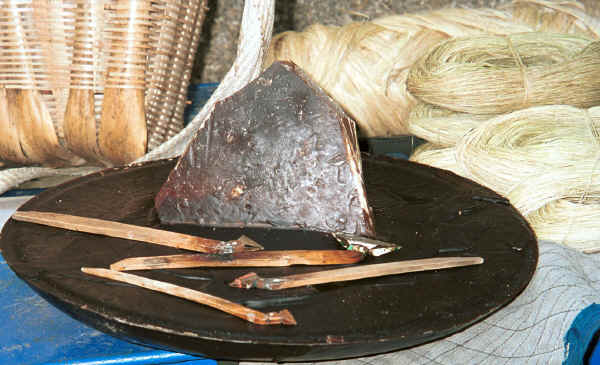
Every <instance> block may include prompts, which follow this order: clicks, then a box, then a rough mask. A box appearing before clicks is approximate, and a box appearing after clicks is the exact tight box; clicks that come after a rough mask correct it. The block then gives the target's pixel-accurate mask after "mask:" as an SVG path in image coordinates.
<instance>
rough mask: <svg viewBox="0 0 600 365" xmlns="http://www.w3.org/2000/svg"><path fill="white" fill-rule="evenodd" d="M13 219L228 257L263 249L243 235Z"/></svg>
mask: <svg viewBox="0 0 600 365" xmlns="http://www.w3.org/2000/svg"><path fill="white" fill-rule="evenodd" d="M12 218H13V219H14V220H17V221H22V222H29V223H37V224H43V225H46V226H51V227H58V228H64V229H69V230H72V231H78V232H86V233H94V234H100V235H104V236H109V237H118V238H124V239H128V240H135V241H141V242H148V243H154V244H157V245H163V246H169V247H175V248H182V249H186V250H191V251H198V252H205V253H214V254H229V253H234V252H240V251H255V250H262V249H263V247H262V246H261V245H259V244H258V243H256V242H254V241H253V240H252V239H250V238H248V237H246V236H241V237H240V238H238V239H236V240H232V241H219V240H213V239H210V238H203V237H198V236H191V235H187V234H183V233H177V232H171V231H165V230H161V229H155V228H150V227H142V226H136V225H132V224H126V223H119V222H114V221H107V220H104V219H96V218H87V217H80V216H75V215H69V214H60V213H50V212H38V211H17V212H15V213H14V214H13V215H12Z"/></svg>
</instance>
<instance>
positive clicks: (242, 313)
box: [81, 267, 296, 325]
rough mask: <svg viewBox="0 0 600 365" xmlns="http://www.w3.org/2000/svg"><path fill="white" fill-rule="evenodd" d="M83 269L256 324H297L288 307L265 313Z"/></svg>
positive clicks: (170, 286) (199, 294) (113, 273)
mask: <svg viewBox="0 0 600 365" xmlns="http://www.w3.org/2000/svg"><path fill="white" fill-rule="evenodd" d="M81 271H83V272H84V273H86V274H90V275H94V276H99V277H103V278H107V279H112V280H117V281H121V282H124V283H128V284H132V285H136V286H140V287H143V288H146V289H149V290H154V291H158V292H161V293H165V294H169V295H173V296H176V297H178V298H184V299H187V300H190V301H192V302H196V303H200V304H204V305H208V306H210V307H212V308H215V309H218V310H220V311H223V312H225V313H229V314H231V315H234V316H236V317H239V318H242V319H245V320H246V321H249V322H252V323H256V324H263V325H268V324H286V325H295V324H296V320H295V319H294V317H293V316H292V314H291V313H290V311H288V310H287V309H284V310H282V311H279V312H269V313H264V312H259V311H257V310H254V309H250V308H247V307H244V306H243V305H240V304H237V303H234V302H231V301H229V300H227V299H224V298H220V297H216V296H214V295H210V294H207V293H203V292H200V291H197V290H193V289H189V288H185V287H182V286H178V285H174V284H171V283H167V282H164V281H158V280H153V279H148V278H145V277H143V276H137V275H132V274H127V273H123V272H120V271H113V270H108V269H100V268H89V267H82V268H81Z"/></svg>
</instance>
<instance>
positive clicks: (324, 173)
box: [155, 62, 375, 236]
mask: <svg viewBox="0 0 600 365" xmlns="http://www.w3.org/2000/svg"><path fill="white" fill-rule="evenodd" d="M155 204H156V208H157V211H158V214H159V217H160V220H161V222H163V223H166V224H177V223H190V224H199V225H207V226H216V227H229V226H240V227H244V226H266V227H269V226H272V227H276V228H287V229H290V228H291V229H295V228H298V229H308V230H317V231H325V232H347V233H352V234H359V235H364V236H374V234H375V232H374V228H373V221H372V217H371V212H370V208H369V206H368V204H367V198H366V193H365V188H364V184H363V179H362V167H361V160H360V151H359V148H358V143H357V137H356V127H355V123H354V121H353V120H352V119H351V118H350V117H349V116H348V115H347V114H346V113H345V112H344V111H343V110H342V109H341V108H340V107H339V106H338V105H337V104H336V103H335V101H333V99H331V98H330V97H329V96H328V95H327V94H326V93H325V92H324V91H323V90H322V89H321V88H319V86H317V85H316V83H314V82H313V81H311V80H310V78H309V76H308V75H307V74H306V73H304V72H303V71H302V70H301V69H300V68H299V67H297V66H296V65H294V64H292V63H288V62H278V63H274V64H273V65H272V66H271V67H269V68H268V69H267V70H265V71H264V72H263V74H261V75H260V76H259V77H258V78H257V79H256V80H254V81H252V82H251V83H249V84H248V85H247V86H246V87H244V88H243V89H241V90H240V91H239V92H237V93H236V94H234V95H232V96H231V97H229V98H227V99H224V100H223V101H221V102H219V103H218V104H217V105H216V106H215V109H214V112H213V113H212V115H211V116H210V117H209V118H208V120H207V121H206V123H205V124H204V126H203V127H202V128H201V129H200V130H199V131H198V133H197V135H196V136H195V138H194V140H193V141H192V142H191V143H190V145H189V146H188V147H187V150H186V151H185V152H184V154H183V155H182V156H181V158H180V160H179V161H178V163H177V165H176V166H175V168H174V169H173V171H172V172H171V174H170V175H169V177H168V179H167V181H166V183H165V184H164V185H163V186H162V188H161V190H160V192H159V193H158V195H157V196H156V199H155Z"/></svg>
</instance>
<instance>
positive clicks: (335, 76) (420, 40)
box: [265, 0, 596, 136]
mask: <svg viewBox="0 0 600 365" xmlns="http://www.w3.org/2000/svg"><path fill="white" fill-rule="evenodd" d="M535 9H537V10H535ZM582 14H583V15H585V13H584V12H582V9H580V7H579V6H577V3H576V2H560V3H556V2H552V1H541V0H522V1H515V2H514V4H512V6H511V7H510V8H507V9H504V10H494V9H456V8H446V9H441V10H437V11H429V12H423V13H418V14H403V15H396V16H389V17H383V18H379V19H375V20H373V21H370V22H361V23H350V24H347V25H345V26H343V27H334V26H323V25H318V24H315V25H312V26H310V27H308V28H307V29H306V30H305V31H303V32H284V33H281V34H279V35H277V36H275V37H274V38H273V41H272V43H271V47H270V49H269V52H268V54H267V60H266V62H265V67H267V66H268V65H269V64H271V63H272V62H273V60H276V59H277V60H281V59H286V60H291V61H293V62H295V63H296V64H298V65H299V66H300V67H302V68H303V69H305V70H306V71H307V72H308V73H309V74H310V75H311V76H312V77H313V78H314V79H315V80H317V81H318V82H319V84H320V85H321V86H322V87H323V88H324V89H325V90H326V91H327V92H328V93H329V94H330V95H332V97H333V98H334V99H336V100H337V101H338V102H339V103H340V104H342V105H343V106H344V108H345V109H346V110H347V111H348V112H349V113H350V114H351V115H352V116H353V117H354V118H355V120H356V121H357V122H358V124H359V126H360V129H361V132H362V133H363V134H364V135H366V136H391V135H400V134H406V133H407V128H406V121H407V119H408V114H409V112H410V109H411V108H412V107H413V105H414V104H415V99H414V98H413V97H412V96H411V95H409V94H408V92H407V90H406V83H405V82H406V77H407V75H408V71H409V69H410V67H411V66H412V65H413V64H414V63H415V62H416V61H417V60H418V59H419V58H420V57H421V56H423V55H424V54H426V53H427V51H429V50H430V49H431V48H432V47H434V46H435V45H437V44H438V43H439V42H440V41H442V40H445V39H448V38H451V37H465V36H471V35H484V34H495V35H506V34H513V33H523V32H531V31H534V30H541V31H545V30H550V31H553V30H554V31H559V30H560V31H565V32H569V33H574V34H581V35H584V36H591V35H593V34H596V33H594V29H596V28H595V24H593V23H592V21H591V18H587V17H585V16H583V15H582ZM590 34H591V35H590Z"/></svg>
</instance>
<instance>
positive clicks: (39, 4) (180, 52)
mask: <svg viewBox="0 0 600 365" xmlns="http://www.w3.org/2000/svg"><path fill="white" fill-rule="evenodd" d="M205 11H206V0H190V1H184V0H152V1H150V0H0V104H1V105H0V124H1V126H0V132H3V133H2V134H0V159H2V160H8V161H13V162H17V163H23V164H42V165H48V166H60V165H78V164H83V163H85V160H87V161H88V162H92V163H93V162H96V163H97V162H99V161H101V162H103V163H104V164H107V165H112V164H118V163H127V162H129V161H131V160H133V159H135V158H138V157H140V156H141V155H143V154H144V153H146V151H147V150H152V149H153V148H155V147H156V146H158V145H160V144H161V143H163V142H164V141H166V140H167V139H169V138H170V137H172V136H173V135H175V134H177V132H179V131H180V130H181V129H182V128H183V110H184V107H185V103H186V94H187V87H188V83H189V80H190V76H191V71H192V65H193V61H194V56H195V53H196V48H197V45H198V41H199V39H200V31H201V28H202V22H203V20H204V15H205ZM111 90H112V91H114V92H111ZM132 93H133V94H132ZM108 95H112V96H113V97H110V98H109V97H108ZM129 95H139V98H138V99H139V100H138V101H139V104H140V105H139V106H138V107H137V108H134V107H133V105H131V104H135V102H136V100H137V99H135V98H132V97H129ZM105 96H107V97H106V98H105ZM119 98H121V100H118V99H119ZM105 99H106V100H105ZM109 99H110V100H109ZM114 103H117V104H119V103H120V104H121V105H122V106H121V108H123V107H124V108H126V109H128V108H129V106H130V105H131V106H132V111H131V110H130V111H129V112H124V113H115V112H114V111H115V110H117V111H118V110H120V109H119V108H118V107H115V104H114ZM105 104H106V105H105ZM108 104H111V105H108ZM69 107H71V109H70V111H71V114H70V115H67V117H65V112H66V111H67V109H68V108H69ZM86 110H88V111H89V113H88V114H89V118H87V119H88V120H87V121H86V120H85V119H86V118H85V115H86V113H85V111H86ZM107 110H109V111H112V114H111V113H108V112H107ZM103 111H104V113H103ZM126 111H127V110H126ZM140 111H141V113H140ZM105 114H106V115H105ZM108 114H111V115H108ZM138 114H141V115H138ZM140 122H141V123H142V124H143V125H142V126H140V127H136V128H132V127H131V124H132V123H140ZM65 132H67V133H66V134H65ZM124 133H126V134H128V136H126V138H125V137H124V136H122V134H124ZM103 138H104V139H105V140H106V139H114V140H115V141H117V142H116V143H119V144H121V142H120V141H121V140H124V141H126V143H131V144H132V145H133V144H135V145H136V146H141V148H139V151H136V152H135V153H133V154H128V153H126V152H125V153H122V154H123V156H120V155H117V156H113V155H111V154H107V153H105V152H104V151H103V148H102V147H103V146H108V147H105V148H110V146H111V144H110V141H105V143H103V142H102V140H103ZM127 148H128V146H127V145H124V146H123V150H124V151H127ZM118 153H120V152H118V151H117V154H118ZM84 159H85V160H84Z"/></svg>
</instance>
